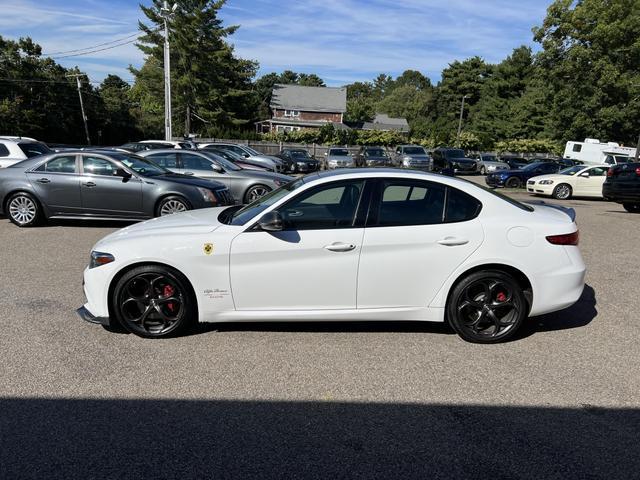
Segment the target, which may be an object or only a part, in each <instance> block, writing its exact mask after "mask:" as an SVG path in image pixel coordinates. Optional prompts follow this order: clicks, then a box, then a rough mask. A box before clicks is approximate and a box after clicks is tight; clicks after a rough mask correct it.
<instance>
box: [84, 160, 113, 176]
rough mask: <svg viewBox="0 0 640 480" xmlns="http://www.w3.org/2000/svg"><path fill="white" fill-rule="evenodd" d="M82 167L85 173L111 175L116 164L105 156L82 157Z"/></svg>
mask: <svg viewBox="0 0 640 480" xmlns="http://www.w3.org/2000/svg"><path fill="white" fill-rule="evenodd" d="M82 169H83V171H84V173H85V174H87V173H89V174H91V175H107V176H111V175H113V172H115V170H116V166H115V165H114V164H113V163H111V162H110V161H109V160H106V159H104V158H99V157H82Z"/></svg>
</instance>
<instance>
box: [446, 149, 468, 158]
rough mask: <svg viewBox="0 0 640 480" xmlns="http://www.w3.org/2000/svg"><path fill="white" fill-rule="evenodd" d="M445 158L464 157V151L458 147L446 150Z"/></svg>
mask: <svg viewBox="0 0 640 480" xmlns="http://www.w3.org/2000/svg"><path fill="white" fill-rule="evenodd" d="M444 156H445V158H464V151H462V150H458V149H452V150H445V151H444Z"/></svg>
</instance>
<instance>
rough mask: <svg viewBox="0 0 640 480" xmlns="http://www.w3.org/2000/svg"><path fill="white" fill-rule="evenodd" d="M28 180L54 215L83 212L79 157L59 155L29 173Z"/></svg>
mask: <svg viewBox="0 0 640 480" xmlns="http://www.w3.org/2000/svg"><path fill="white" fill-rule="evenodd" d="M26 173H27V178H29V181H30V182H31V185H33V189H34V191H35V193H36V195H37V197H38V198H39V199H40V201H41V202H42V203H43V204H45V205H46V206H47V208H48V209H49V211H50V212H51V214H52V215H60V214H67V215H74V214H79V213H81V211H82V205H81V200H80V174H79V169H78V162H77V155H75V154H73V155H59V156H56V157H54V158H52V159H51V160H49V161H47V162H46V163H43V164H42V165H40V166H38V167H37V168H35V169H34V170H31V171H28V172H26Z"/></svg>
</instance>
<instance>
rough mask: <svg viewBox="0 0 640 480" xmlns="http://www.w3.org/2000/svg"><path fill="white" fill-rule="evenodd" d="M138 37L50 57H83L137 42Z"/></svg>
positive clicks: (55, 58)
mask: <svg viewBox="0 0 640 480" xmlns="http://www.w3.org/2000/svg"><path fill="white" fill-rule="evenodd" d="M137 41H138V38H134V39H133V40H129V41H127V42H122V43H117V44H115V45H112V46H110V47H103V48H98V49H96V50H89V51H86V52H82V53H72V54H70V55H61V56H57V57H50V58H52V59H54V60H59V59H61V58H70V57H82V56H84V55H90V54H92V53H98V52H104V51H105V50H111V49H113V48H118V47H122V46H124V45H128V44H129V43H133V42H137Z"/></svg>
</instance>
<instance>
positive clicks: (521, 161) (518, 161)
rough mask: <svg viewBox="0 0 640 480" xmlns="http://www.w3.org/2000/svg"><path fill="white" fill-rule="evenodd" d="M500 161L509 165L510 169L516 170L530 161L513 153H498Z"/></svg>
mask: <svg viewBox="0 0 640 480" xmlns="http://www.w3.org/2000/svg"><path fill="white" fill-rule="evenodd" d="M500 161H502V162H505V163H506V164H507V165H509V168H511V170H517V169H518V168H522V167H526V166H527V165H529V164H530V163H531V162H530V161H529V160H527V159H526V158H524V157H518V156H515V155H500Z"/></svg>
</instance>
